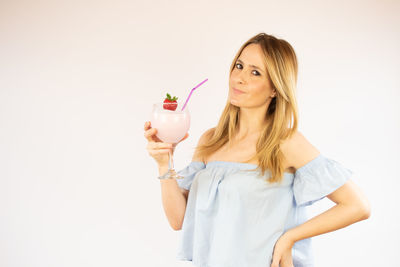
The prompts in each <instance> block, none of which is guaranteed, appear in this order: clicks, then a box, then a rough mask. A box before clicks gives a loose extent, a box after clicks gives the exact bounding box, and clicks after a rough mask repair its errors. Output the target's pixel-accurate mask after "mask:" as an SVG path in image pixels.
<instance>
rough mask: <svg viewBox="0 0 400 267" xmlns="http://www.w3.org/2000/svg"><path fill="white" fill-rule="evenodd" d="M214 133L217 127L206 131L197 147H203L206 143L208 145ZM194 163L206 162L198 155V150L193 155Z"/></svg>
mask: <svg viewBox="0 0 400 267" xmlns="http://www.w3.org/2000/svg"><path fill="white" fill-rule="evenodd" d="M214 131H215V127H213V128H210V129H208V130H206V131H205V132H204V133H203V134H202V135H201V136H200V138H199V141H198V142H197V146H201V145H204V144H205V143H207V141H208V140H210V138H211V136H212V134H213V133H214ZM192 161H203V162H204V160H203V159H201V158H200V157H199V155H198V153H197V149H196V151H195V152H194V154H193V158H192Z"/></svg>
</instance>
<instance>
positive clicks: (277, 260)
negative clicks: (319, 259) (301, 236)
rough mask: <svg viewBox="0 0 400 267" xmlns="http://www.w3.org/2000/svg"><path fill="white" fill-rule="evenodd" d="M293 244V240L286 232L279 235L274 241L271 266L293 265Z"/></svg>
mask: <svg viewBox="0 0 400 267" xmlns="http://www.w3.org/2000/svg"><path fill="white" fill-rule="evenodd" d="M293 245H294V241H293V240H292V239H291V238H290V237H289V235H288V234H287V232H286V233H285V234H283V235H281V237H280V238H279V239H278V241H276V243H275V247H274V252H273V254H272V263H271V267H294V265H293V259H292V247H293Z"/></svg>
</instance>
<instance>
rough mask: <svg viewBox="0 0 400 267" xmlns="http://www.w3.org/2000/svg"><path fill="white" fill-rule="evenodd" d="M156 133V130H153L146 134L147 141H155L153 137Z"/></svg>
mask: <svg viewBox="0 0 400 267" xmlns="http://www.w3.org/2000/svg"><path fill="white" fill-rule="evenodd" d="M156 132H157V129H156V128H151V129H150V130H147V131H145V132H144V137H146V139H147V140H149V141H153V135H155V134H156Z"/></svg>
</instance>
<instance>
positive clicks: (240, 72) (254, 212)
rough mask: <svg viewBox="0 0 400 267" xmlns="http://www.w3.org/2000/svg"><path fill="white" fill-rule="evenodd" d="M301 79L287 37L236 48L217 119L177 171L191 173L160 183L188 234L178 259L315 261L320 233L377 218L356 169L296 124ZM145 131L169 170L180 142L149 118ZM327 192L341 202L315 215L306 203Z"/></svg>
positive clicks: (234, 264)
mask: <svg viewBox="0 0 400 267" xmlns="http://www.w3.org/2000/svg"><path fill="white" fill-rule="evenodd" d="M296 82H297V58H296V54H295V52H294V50H293V48H292V46H291V45H290V44H289V43H288V42H286V41H285V40H282V39H278V38H276V37H274V36H271V35H268V34H265V33H260V34H258V35H256V36H254V37H252V38H251V39H250V40H248V41H247V42H246V43H245V44H243V45H242V47H241V48H240V49H239V51H238V52H237V54H236V56H235V58H234V60H233V62H232V65H231V68H230V76H229V96H228V101H227V103H226V106H225V109H224V111H223V113H222V115H221V117H220V120H219V122H218V125H217V126H216V127H215V128H211V129H209V130H207V131H206V132H205V133H204V134H203V135H202V136H201V137H200V139H199V142H198V145H197V147H196V151H195V153H194V155H193V159H192V162H191V163H190V164H189V165H188V166H187V167H186V168H184V169H182V170H180V171H179V172H178V173H179V174H180V175H182V176H184V179H181V180H175V179H165V180H160V182H161V192H162V201H163V207H164V210H165V213H166V216H167V218H168V220H169V223H170V224H171V226H172V228H173V229H175V230H182V232H181V234H182V236H181V242H180V248H179V253H178V258H179V259H181V260H188V261H192V263H193V264H194V265H195V266H198V267H269V266H272V267H278V266H280V267H291V266H295V267H305V266H307V267H310V266H314V263H313V255H312V249H311V237H313V236H316V235H320V234H324V233H327V232H331V231H334V230H337V229H340V228H343V227H345V226H348V225H350V224H352V223H355V222H357V221H360V220H364V219H367V218H368V217H369V216H370V205H369V202H368V200H367V199H366V198H365V196H364V195H363V194H362V192H361V191H360V190H359V188H358V187H357V186H356V185H355V184H354V183H353V181H352V180H350V177H351V175H352V171H351V170H349V169H347V168H345V167H344V166H342V165H341V164H340V163H338V162H336V161H335V160H333V159H330V158H328V157H326V156H324V155H323V154H321V153H320V152H319V151H318V149H317V148H315V147H314V146H313V145H312V144H311V143H310V142H308V140H307V139H306V138H305V137H304V136H303V135H302V134H301V133H300V132H299V131H298V130H297V125H298V118H297V104H296V97H295V88H296ZM144 129H145V134H144V135H145V137H146V138H147V140H148V142H149V143H148V146H147V150H148V152H149V154H150V155H151V156H152V157H153V158H154V159H155V160H156V161H157V163H158V167H159V173H160V175H163V174H164V173H166V172H167V169H168V150H172V152H173V151H174V148H175V147H174V146H172V145H171V144H167V143H163V142H160V140H159V139H157V137H156V136H155V133H156V131H157V129H154V128H151V125H150V122H146V123H145V126H144ZM187 137H188V134H186V136H185V137H184V138H183V139H182V140H184V139H186V138H187ZM160 177H161V176H160ZM325 196H327V197H328V198H329V199H330V200H332V201H333V202H335V203H336V205H335V206H334V207H332V208H331V209H329V210H327V211H325V212H324V213H322V214H320V215H318V216H316V217H314V218H312V219H310V220H309V219H308V218H307V215H306V211H305V207H306V206H308V205H311V204H313V203H314V202H315V201H318V200H320V199H322V198H324V197H325Z"/></svg>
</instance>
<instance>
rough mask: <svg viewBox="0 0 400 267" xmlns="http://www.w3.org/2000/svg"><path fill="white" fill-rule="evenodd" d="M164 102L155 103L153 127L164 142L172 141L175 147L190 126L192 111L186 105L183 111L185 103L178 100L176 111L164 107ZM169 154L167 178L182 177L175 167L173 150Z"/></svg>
mask: <svg viewBox="0 0 400 267" xmlns="http://www.w3.org/2000/svg"><path fill="white" fill-rule="evenodd" d="M163 104H164V103H163V102H158V103H155V104H153V110H152V112H151V119H150V122H151V127H153V128H156V129H157V134H156V136H157V137H158V138H159V139H160V140H161V141H163V142H164V143H171V144H173V146H174V147H175V146H176V145H177V144H178V142H179V141H181V140H182V138H183V137H185V135H186V133H187V132H188V130H189V128H190V113H189V109H188V107H187V106H186V107H185V109H184V110H183V111H182V110H181V109H182V106H183V104H182V103H181V102H178V106H177V108H176V109H175V111H172V110H168V109H164V108H163ZM168 154H169V161H168V172H167V178H170V179H171V178H174V179H182V178H183V176H180V175H178V174H177V173H176V171H175V169H174V160H173V156H172V154H171V152H168Z"/></svg>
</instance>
